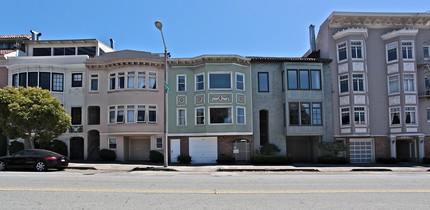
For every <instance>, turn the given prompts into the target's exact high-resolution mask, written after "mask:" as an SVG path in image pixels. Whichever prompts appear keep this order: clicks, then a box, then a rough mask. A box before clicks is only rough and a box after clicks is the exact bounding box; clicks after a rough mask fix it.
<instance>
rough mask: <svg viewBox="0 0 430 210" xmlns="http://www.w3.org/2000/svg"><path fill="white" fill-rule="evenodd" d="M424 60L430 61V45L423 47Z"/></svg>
mask: <svg viewBox="0 0 430 210" xmlns="http://www.w3.org/2000/svg"><path fill="white" fill-rule="evenodd" d="M425 48H427V57H425V56H426V53H425V51H426V49H425ZM423 59H424V60H426V61H427V60H430V45H423Z"/></svg>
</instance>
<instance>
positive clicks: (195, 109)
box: [194, 106, 207, 126]
mask: <svg viewBox="0 0 430 210" xmlns="http://www.w3.org/2000/svg"><path fill="white" fill-rule="evenodd" d="M197 109H203V124H197ZM206 119H207V117H206V109H205V107H204V106H201V107H196V108H194V125H196V126H201V125H206Z"/></svg>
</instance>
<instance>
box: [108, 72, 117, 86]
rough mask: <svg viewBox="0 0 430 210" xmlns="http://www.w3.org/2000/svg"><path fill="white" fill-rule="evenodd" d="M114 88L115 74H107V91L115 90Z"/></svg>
mask: <svg viewBox="0 0 430 210" xmlns="http://www.w3.org/2000/svg"><path fill="white" fill-rule="evenodd" d="M115 87H116V74H115V73H112V74H109V90H115Z"/></svg>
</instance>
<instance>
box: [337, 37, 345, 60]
mask: <svg viewBox="0 0 430 210" xmlns="http://www.w3.org/2000/svg"><path fill="white" fill-rule="evenodd" d="M343 44H345V47H342V48H345V53H346V57H345V59H343V60H339V45H343ZM336 56H337V62H338V63H342V62H345V61H347V60H348V43H347V42H346V41H344V42H339V43H337V44H336Z"/></svg>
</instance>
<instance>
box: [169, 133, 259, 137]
mask: <svg viewBox="0 0 430 210" xmlns="http://www.w3.org/2000/svg"><path fill="white" fill-rule="evenodd" d="M240 135H243V136H245V135H253V132H219V133H169V134H168V136H240Z"/></svg>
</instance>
